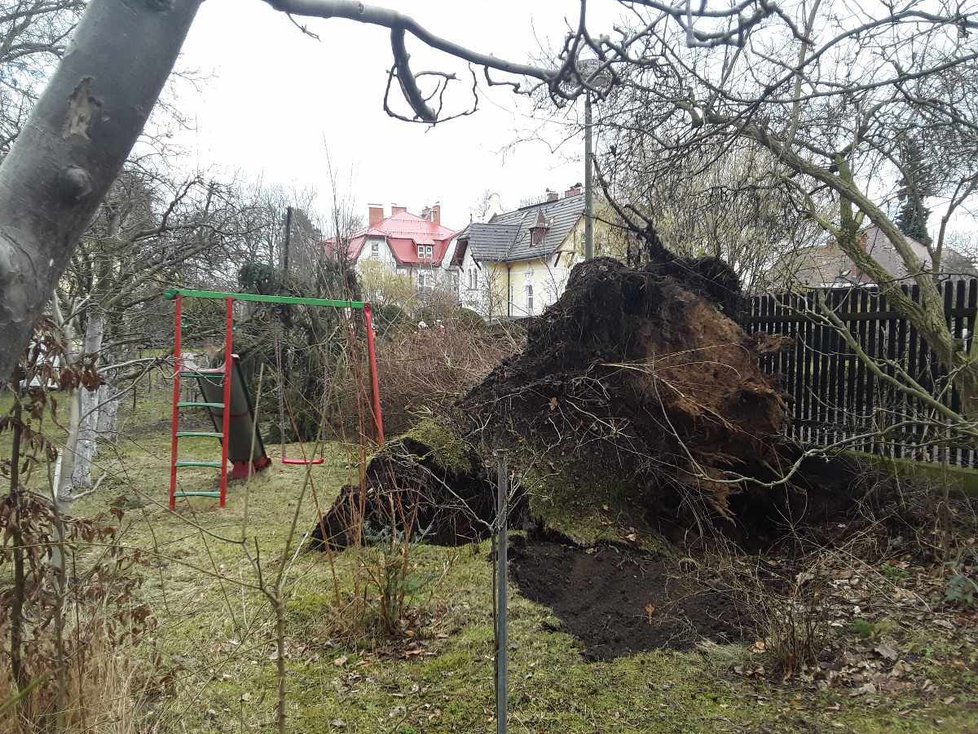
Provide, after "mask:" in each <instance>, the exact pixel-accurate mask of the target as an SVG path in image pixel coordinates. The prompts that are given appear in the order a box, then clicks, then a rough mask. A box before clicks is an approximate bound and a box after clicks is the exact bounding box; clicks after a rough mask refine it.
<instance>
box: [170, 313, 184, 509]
mask: <svg viewBox="0 0 978 734" xmlns="http://www.w3.org/2000/svg"><path fill="white" fill-rule="evenodd" d="M174 320H175V324H174V332H173V415H172V417H171V418H170V509H171V510H175V509H177V451H178V449H179V447H178V443H179V442H178V441H177V431H179V430H180V409H179V408H178V407H177V404H178V403H179V402H180V371H181V370H182V369H183V351H182V349H183V345H182V343H181V342H182V333H183V296H177V297H176V298H175V299H174Z"/></svg>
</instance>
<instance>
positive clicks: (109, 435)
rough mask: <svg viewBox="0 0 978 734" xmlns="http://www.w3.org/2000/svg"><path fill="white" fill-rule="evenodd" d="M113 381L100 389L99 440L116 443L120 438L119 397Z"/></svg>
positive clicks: (97, 429)
mask: <svg viewBox="0 0 978 734" xmlns="http://www.w3.org/2000/svg"><path fill="white" fill-rule="evenodd" d="M116 392H117V391H116V388H115V385H113V384H112V383H106V384H104V385H102V387H100V388H99V389H98V426H97V427H96V431H97V432H98V440H99V441H111V442H112V443H115V442H116V440H117V439H118V438H119V432H118V430H117V427H118V424H119V402H120V401H119V398H118V396H116Z"/></svg>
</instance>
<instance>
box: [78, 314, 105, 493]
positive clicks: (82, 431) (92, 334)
mask: <svg viewBox="0 0 978 734" xmlns="http://www.w3.org/2000/svg"><path fill="white" fill-rule="evenodd" d="M104 339H105V316H104V315H103V314H101V313H97V312H93V313H92V314H91V315H90V316H89V317H88V323H87V324H86V325H85V353H86V354H98V353H99V352H100V351H101V349H102V342H103V340H104ZM79 392H80V393H81V400H80V401H79V402H80V413H81V415H80V421H79V423H78V439H77V441H76V443H75V451H74V457H75V461H74V468H73V469H72V472H71V489H72V492H74V490H77V489H85V488H88V487H91V486H92V462H93V461H94V460H95V455H96V454H97V453H98V443H97V441H98V423H99V408H100V407H101V405H100V402H99V401H100V394H101V392H102V388H99V389H98V390H85V389H81V390H79Z"/></svg>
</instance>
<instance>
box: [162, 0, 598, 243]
mask: <svg viewBox="0 0 978 734" xmlns="http://www.w3.org/2000/svg"><path fill="white" fill-rule="evenodd" d="M392 4H393V5H395V6H396V7H397V9H398V10H401V11H402V12H405V13H408V14H410V15H413V16H414V17H415V18H416V19H417V20H419V21H421V22H422V23H423V24H425V25H426V26H428V27H429V28H430V29H431V30H432V31H433V32H435V33H437V34H439V35H442V36H445V37H448V38H452V39H454V40H457V41H460V42H464V43H465V44H467V45H469V46H470V47H472V48H475V49H477V50H481V51H485V52H491V53H493V54H495V55H497V56H500V57H507V58H511V59H513V60H517V61H526V60H528V59H530V58H532V57H539V56H540V55H541V53H542V51H541V48H543V47H550V48H553V47H556V46H558V45H559V43H560V42H561V40H562V38H563V34H564V32H565V30H566V27H567V20H568V19H570V21H571V22H574V23H576V18H575V14H576V12H577V10H578V8H579V5H578V3H577V1H576V0H536V1H535V2H534V1H532V0H529V1H528V0H522V1H520V0H491V1H485V0H466V1H465V2H452V1H449V0H397V2H396V3H392ZM595 4H596V5H597V7H596V8H595V9H594V11H593V12H594V13H595V17H596V18H602V14H603V18H604V20H605V21H606V22H607V21H610V19H611V18H612V17H613V16H612V13H613V12H614V11H613V10H612V8H613V6H614V3H612V2H610V0H605V2H604V5H603V6H602V4H601V2H597V3H595ZM308 26H309V28H310V30H312V31H314V32H315V33H316V34H317V35H318V36H319V39H320V40H318V41H317V40H314V39H312V38H310V37H308V36H305V35H303V34H302V33H301V32H300V31H299V30H298V29H297V28H296V27H295V26H294V25H293V24H292V23H291V22H290V21H289V19H288V17H287V16H285V15H284V14H282V13H279V12H276V11H274V10H272V9H271V8H270V7H269V6H268V5H267V4H266V3H264V2H261V0H207V2H205V3H204V4H203V5H202V7H201V10H200V13H199V15H198V18H197V21H196V23H195V25H194V27H193V29H192V30H191V33H190V37H189V39H188V41H187V44H186V46H185V53H184V57H183V60H182V62H181V63H182V66H183V67H184V68H187V69H193V70H196V71H198V72H200V73H201V74H204V75H206V76H207V77H208V78H207V80H206V81H205V82H204V83H203V85H202V87H201V94H200V97H199V99H197V100H196V101H195V100H194V99H192V97H193V96H194V95H191V94H188V93H187V92H183V93H182V98H181V100H180V102H181V106H182V107H183V108H184V109H185V110H188V111H189V112H190V113H191V118H192V122H193V126H194V130H193V131H192V132H188V133H186V134H184V135H181V141H182V142H183V143H184V144H185V145H186V146H187V148H188V149H189V150H190V151H192V153H193V156H194V158H195V161H193V163H194V164H195V165H197V166H199V167H201V168H204V169H210V170H220V171H223V172H224V173H226V174H230V173H234V172H239V173H241V174H243V175H244V176H246V177H248V178H258V177H262V178H263V180H264V181H265V182H266V183H269V184H278V185H283V186H286V187H290V186H295V187H297V188H306V187H313V188H315V189H317V190H318V192H319V201H318V205H319V207H320V210H321V211H325V207H326V206H327V203H328V201H329V198H330V187H329V181H328V177H327V175H326V151H327V148H328V149H329V152H330V155H331V157H332V160H333V163H334V165H335V166H336V167H337V168H338V169H339V170H340V171H341V172H342V178H343V179H344V182H343V186H344V188H349V189H351V190H352V191H351V192H348V193H352V195H353V198H354V199H355V200H356V202H357V205H358V209H362V210H363V212H364V213H365V212H366V207H367V204H368V203H382V204H384V205H385V206H386V207H388V208H389V207H390V205H391V203H392V202H396V203H398V204H401V205H405V206H407V207H408V208H409V209H410V210H411V211H415V212H418V211H420V209H421V208H422V207H424V206H426V205H428V204H431V203H434V202H435V201H440V202H441V203H442V212H443V213H442V221H443V222H444V223H445V224H447V225H449V226H453V227H458V228H461V227H462V226H464V225H465V224H466V223H468V221H469V213H470V210H471V209H472V207H473V206H474V204H475V203H476V202H477V201H478V200H479V199H480V197H481V196H482V194H483V192H485V191H486V190H489V191H493V192H496V193H498V194H499V196H500V197H501V199H502V201H503V203H504V204H505V205H506V206H507V207H509V208H511V207H515V206H517V205H519V203H520V202H521V201H522V200H524V199H526V198H530V197H535V196H539V195H542V194H543V192H544V190H545V189H546V188H548V187H551V188H554V189H559V190H561V191H562V190H564V189H565V188H567V187H568V186H569V185H571V184H573V183H575V182H576V181H580V180H581V179H582V178H583V155H582V153H583V151H582V145H583V143H582V142H580V141H579V140H574V141H573V142H571V143H569V144H568V143H565V144H563V145H562V146H559V147H558V149H557V151H556V152H551V147H552V146H554V145H556V144H557V143H559V142H560V140H561V139H562V138H564V137H566V132H565V131H566V126H565V125H562V124H553V123H551V124H545V125H544V127H543V128H541V125H542V124H543V123H542V122H540V121H537V120H534V119H533V117H532V111H531V109H530V105H529V104H528V102H527V101H526V100H524V99H521V98H518V97H517V96H516V95H514V94H512V93H511V92H509V91H507V90H505V89H492V90H490V91H489V93H488V94H482V95H481V99H480V109H479V111H478V112H476V114H474V115H472V116H471V117H465V118H462V119H459V120H454V121H451V122H447V123H445V124H441V125H437V126H435V127H434V128H429V127H427V126H423V125H417V124H409V123H406V122H401V121H398V120H394V119H391V118H390V117H388V116H387V114H386V113H385V112H384V110H383V105H382V100H383V93H384V87H385V83H386V80H387V69H388V67H389V66H390V63H391V54H390V45H389V33H388V31H386V30H385V29H383V28H378V27H373V26H365V25H361V24H358V23H355V22H351V21H346V20H328V21H325V20H310V21H308ZM408 50H409V52H410V53H411V54H412V66H413V67H414V69H415V70H421V69H435V68H437V69H443V70H448V71H454V72H456V73H458V74H459V75H460V76H461V77H462V78H466V81H467V83H468V81H469V80H470V79H471V77H470V76H468V77H466V75H468V73H469V72H468V71H467V67H466V66H465V65H464V64H461V63H459V62H457V61H455V60H453V59H450V58H447V57H444V56H441V55H434V54H431V53H430V52H426V50H425V49H424V48H423V47H422V46H421V45H420V44H419V43H417V42H416V41H415V42H413V43H412V39H411V38H410V37H409V39H408ZM484 91H485V90H483V92H484ZM457 92H458V96H457V97H456V98H455V105H454V107H455V108H456V109H459V108H462V107H464V105H465V104H466V103H467V102H468V99H469V98H468V97H467V96H466V94H465V93H464V92H465V88H463V87H462V85H459V86H458V89H457ZM394 94H395V101H396V102H397V103H398V105H399V106H400V109H401V110H404V105H403V102H402V101H401V99H400V97H399V96H397V90H395V92H394ZM188 98H189V99H188ZM538 136H542V137H543V138H545V140H546V142H544V141H542V140H536V141H534V140H527V139H528V138H533V137H538ZM520 140H523V141H525V142H518V141H520ZM189 162H190V161H189V160H188V163H189ZM351 171H352V179H351V178H350V176H349V174H350V172H351Z"/></svg>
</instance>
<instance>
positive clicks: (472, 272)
mask: <svg viewBox="0 0 978 734" xmlns="http://www.w3.org/2000/svg"><path fill="white" fill-rule="evenodd" d="M478 287H479V271H478V270H477V269H476V268H469V290H470V291H474V290H476V289H477V288H478Z"/></svg>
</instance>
